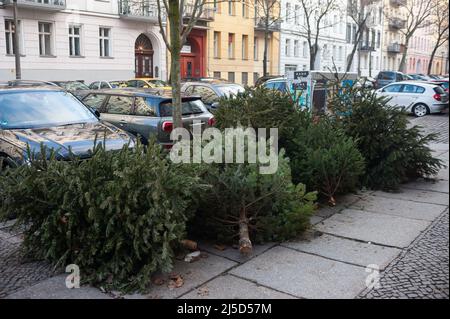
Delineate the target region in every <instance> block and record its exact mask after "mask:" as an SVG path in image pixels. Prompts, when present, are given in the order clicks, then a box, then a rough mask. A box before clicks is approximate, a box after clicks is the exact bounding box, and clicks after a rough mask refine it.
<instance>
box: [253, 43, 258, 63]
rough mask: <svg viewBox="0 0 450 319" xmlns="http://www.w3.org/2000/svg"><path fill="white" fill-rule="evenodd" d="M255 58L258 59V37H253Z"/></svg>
mask: <svg viewBox="0 0 450 319" xmlns="http://www.w3.org/2000/svg"><path fill="white" fill-rule="evenodd" d="M253 60H255V61H258V38H257V37H254V38H253Z"/></svg>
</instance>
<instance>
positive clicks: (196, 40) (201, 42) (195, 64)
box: [180, 29, 206, 79]
mask: <svg viewBox="0 0 450 319" xmlns="http://www.w3.org/2000/svg"><path fill="white" fill-rule="evenodd" d="M205 47H206V31H205V30H197V29H194V30H192V31H191V33H190V34H189V37H188V38H187V40H186V43H185V44H184V45H183V49H182V50H181V56H180V71H181V78H182V79H186V78H199V77H204V76H205V73H206V72H205V63H204V60H205Z"/></svg>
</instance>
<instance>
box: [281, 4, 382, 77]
mask: <svg viewBox="0 0 450 319" xmlns="http://www.w3.org/2000/svg"><path fill="white" fill-rule="evenodd" d="M337 4H338V5H337V8H336V9H335V10H333V11H330V12H329V13H328V14H327V15H326V17H325V18H324V19H323V23H322V28H323V29H321V30H320V34H319V41H318V50H319V51H318V54H317V57H316V61H315V67H314V69H315V70H320V71H335V70H336V71H338V72H345V71H346V68H347V61H348V57H349V55H350V53H351V52H352V49H353V45H354V43H355V41H356V31H357V26H356V23H355V22H354V20H353V19H352V18H351V17H350V16H349V15H348V9H349V4H348V1H347V0H337ZM382 7H383V1H371V2H370V5H369V6H368V7H367V9H366V10H370V17H369V18H368V20H367V22H368V23H367V29H366V30H364V36H363V39H362V41H361V43H360V44H359V45H358V50H357V51H356V53H355V55H354V58H353V63H352V67H351V69H350V72H356V73H357V72H358V69H359V71H360V74H361V75H362V76H369V75H371V76H376V75H377V74H378V72H379V71H380V68H381V61H382V36H383V32H382V30H383V20H382V19H383V17H382ZM281 9H282V10H281V19H282V24H281V36H280V46H281V47H280V74H281V75H285V74H287V71H295V70H297V71H302V70H309V69H310V58H309V55H310V54H309V46H308V41H307V36H306V32H305V28H304V27H303V26H304V25H305V17H304V10H303V9H302V6H301V3H300V1H298V0H281Z"/></svg>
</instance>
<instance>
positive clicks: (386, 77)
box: [375, 71, 408, 89]
mask: <svg viewBox="0 0 450 319" xmlns="http://www.w3.org/2000/svg"><path fill="white" fill-rule="evenodd" d="M406 80H408V77H407V76H406V74H403V73H402V72H396V71H380V73H378V76H377V78H376V82H375V88H376V89H380V88H382V87H384V86H386V85H388V84H391V83H394V82H400V81H406Z"/></svg>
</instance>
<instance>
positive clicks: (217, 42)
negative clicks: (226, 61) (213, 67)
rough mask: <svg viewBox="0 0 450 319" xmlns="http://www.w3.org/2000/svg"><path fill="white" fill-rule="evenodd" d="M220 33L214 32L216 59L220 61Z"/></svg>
mask: <svg viewBox="0 0 450 319" xmlns="http://www.w3.org/2000/svg"><path fill="white" fill-rule="evenodd" d="M220 51H221V48H220V32H217V31H214V57H215V58H216V59H220Z"/></svg>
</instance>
